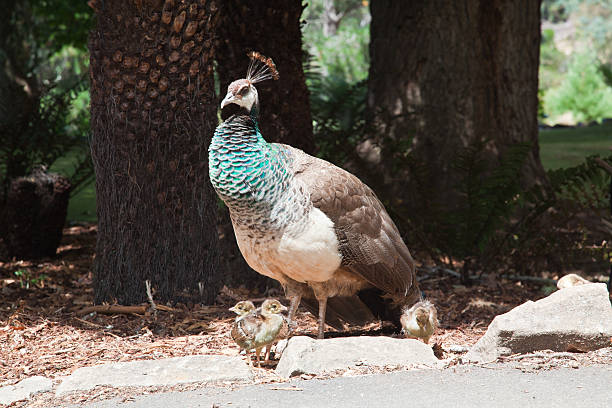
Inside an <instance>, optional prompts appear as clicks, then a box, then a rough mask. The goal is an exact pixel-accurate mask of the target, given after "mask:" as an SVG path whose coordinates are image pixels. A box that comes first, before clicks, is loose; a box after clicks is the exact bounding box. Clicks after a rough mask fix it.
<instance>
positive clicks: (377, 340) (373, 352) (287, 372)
mask: <svg viewBox="0 0 612 408" xmlns="http://www.w3.org/2000/svg"><path fill="white" fill-rule="evenodd" d="M416 364H422V365H427V366H432V367H433V366H437V365H438V359H437V358H436V357H435V356H434V354H433V350H432V349H431V347H430V346H428V345H426V344H425V343H422V342H420V341H418V340H413V339H393V338H390V337H340V338H335V339H324V340H314V339H312V338H310V337H303V336H298V337H293V338H291V339H290V340H289V343H288V344H287V347H286V348H285V350H284V352H283V355H282V357H281V359H280V361H279V362H278V366H277V367H276V373H277V374H278V375H280V376H281V377H292V376H295V375H300V374H321V373H324V372H326V371H333V370H340V369H346V368H350V367H355V366H387V365H394V366H402V365H416Z"/></svg>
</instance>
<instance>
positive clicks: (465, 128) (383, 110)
mask: <svg viewBox="0 0 612 408" xmlns="http://www.w3.org/2000/svg"><path fill="white" fill-rule="evenodd" d="M371 13H372V25H371V43H370V55H371V67H370V72H369V85H368V86H369V88H368V101H367V105H368V109H369V111H370V112H371V114H372V116H373V118H374V121H373V123H374V129H376V133H375V134H377V135H384V137H388V138H389V139H388V140H392V141H395V142H398V141H402V140H404V141H407V142H408V143H407V146H405V147H406V151H409V152H412V153H413V156H414V157H417V158H419V159H420V160H421V161H423V162H425V163H427V164H428V167H429V176H428V179H427V181H426V182H427V183H428V184H429V189H428V190H430V191H434V192H435V194H436V195H435V196H431V197H428V198H427V200H421V199H414V198H415V197H418V195H417V194H416V193H415V190H416V189H417V187H416V186H415V185H414V183H415V180H411V179H404V180H402V179H401V178H404V177H405V174H403V173H401V172H395V173H394V172H393V171H388V172H387V175H388V177H390V178H391V179H392V178H393V177H396V179H393V180H388V181H392V182H393V184H395V185H398V186H401V190H402V191H401V195H402V196H403V197H404V199H405V201H404V203H403V204H404V205H406V206H409V207H412V208H414V211H417V212H418V211H419V209H420V208H421V207H426V206H429V205H431V203H432V202H433V203H443V205H447V206H452V205H454V203H455V202H456V200H457V199H458V197H456V196H455V195H453V191H456V189H455V187H456V183H457V179H456V174H455V173H454V171H453V169H452V166H451V163H452V162H453V157H454V156H455V155H456V153H457V152H458V151H460V150H461V149H462V148H463V147H465V146H468V145H473V144H474V143H476V142H478V141H489V142H488V143H487V144H486V152H487V153H488V154H489V156H490V158H491V160H492V161H493V162H495V160H499V158H500V156H501V155H503V153H504V151H506V149H507V148H508V147H509V146H511V145H513V144H515V143H517V142H531V143H532V146H533V147H532V149H531V152H530V154H529V156H528V158H527V160H526V163H525V165H524V169H523V172H522V176H523V180H522V183H523V185H525V186H528V185H531V184H532V183H535V182H543V181H544V180H545V173H544V170H543V167H542V165H541V162H540V159H539V148H538V139H537V137H538V126H537V103H538V97H537V90H538V63H539V44H540V1H539V0H522V1H516V2H509V1H502V0H460V1H451V2H449V1H442V0H435V1H426V2H424V1H414V0H412V1H404V0H394V1H373V2H371ZM383 144H384V142H383ZM399 144H400V145H401V143H399ZM367 147H368V145H365V147H364V146H362V150H364V151H363V152H362V153H368V151H367V150H368V149H367ZM383 150H384V147H383ZM362 156H364V157H365V156H366V154H363V155H362ZM370 157H373V158H374V159H380V156H379V155H376V154H374V155H372V154H371V155H370ZM383 157H384V155H383ZM389 184H391V183H389ZM410 197H412V200H411V199H410ZM406 198H407V199H406ZM421 209H422V208H421Z"/></svg>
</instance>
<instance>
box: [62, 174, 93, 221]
mask: <svg viewBox="0 0 612 408" xmlns="http://www.w3.org/2000/svg"><path fill="white" fill-rule="evenodd" d="M97 220H98V218H97V217H96V185H95V182H94V181H92V182H91V183H89V184H87V185H86V186H84V187H83V188H82V189H81V190H80V191H79V192H78V193H77V194H75V195H74V196H73V197H71V198H70V203H69V204H68V215H67V217H66V221H67V222H96V221H97Z"/></svg>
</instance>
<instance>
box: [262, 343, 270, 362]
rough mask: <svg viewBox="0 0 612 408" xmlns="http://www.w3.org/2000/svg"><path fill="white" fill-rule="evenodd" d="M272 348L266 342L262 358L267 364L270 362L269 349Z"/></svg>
mask: <svg viewBox="0 0 612 408" xmlns="http://www.w3.org/2000/svg"><path fill="white" fill-rule="evenodd" d="M271 348H272V345H271V344H268V345H267V346H266V358H265V360H264V364H269V363H270V349H271Z"/></svg>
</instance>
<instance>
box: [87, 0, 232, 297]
mask: <svg viewBox="0 0 612 408" xmlns="http://www.w3.org/2000/svg"><path fill="white" fill-rule="evenodd" d="M93 7H94V9H96V11H97V25H96V28H95V29H94V30H93V32H92V34H91V36H90V51H91V69H90V70H91V71H90V72H91V114H92V115H91V116H92V118H91V122H92V131H93V136H92V146H91V149H92V158H93V161H94V166H95V170H96V191H97V197H98V203H97V204H98V223H99V225H98V228H99V230H98V243H97V247H96V262H95V270H94V290H95V302H96V303H100V302H103V301H109V302H112V301H115V300H116V301H118V302H119V303H122V304H133V303H139V302H142V301H144V300H146V298H147V297H146V293H145V280H150V281H151V285H152V287H153V289H154V298H155V300H159V301H167V300H170V299H177V297H178V296H179V295H182V294H188V293H189V292H190V291H192V290H199V292H200V295H201V296H202V300H203V301H204V302H206V303H211V302H213V301H214V299H215V296H216V294H217V293H218V289H219V285H220V283H221V282H220V276H222V275H221V274H220V272H219V271H218V267H217V266H218V235H217V230H216V224H215V217H216V196H215V194H214V192H213V190H212V187H211V185H210V182H209V180H208V167H207V148H208V144H209V143H210V138H211V136H212V133H213V131H214V128H215V126H216V124H217V103H216V97H215V94H214V82H213V73H212V72H213V69H212V59H213V54H214V52H213V43H212V33H213V32H214V29H215V25H216V23H217V21H218V20H217V18H218V14H217V12H216V10H217V8H218V5H217V3H216V2H215V1H214V0H213V1H211V0H209V1H204V0H199V1H198V0H190V1H189V0H184V1H175V0H166V1H165V2H163V1H162V0H149V1H147V0H133V1H127V2H126V1H120V0H104V1H100V0H98V1H95V2H93Z"/></svg>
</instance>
